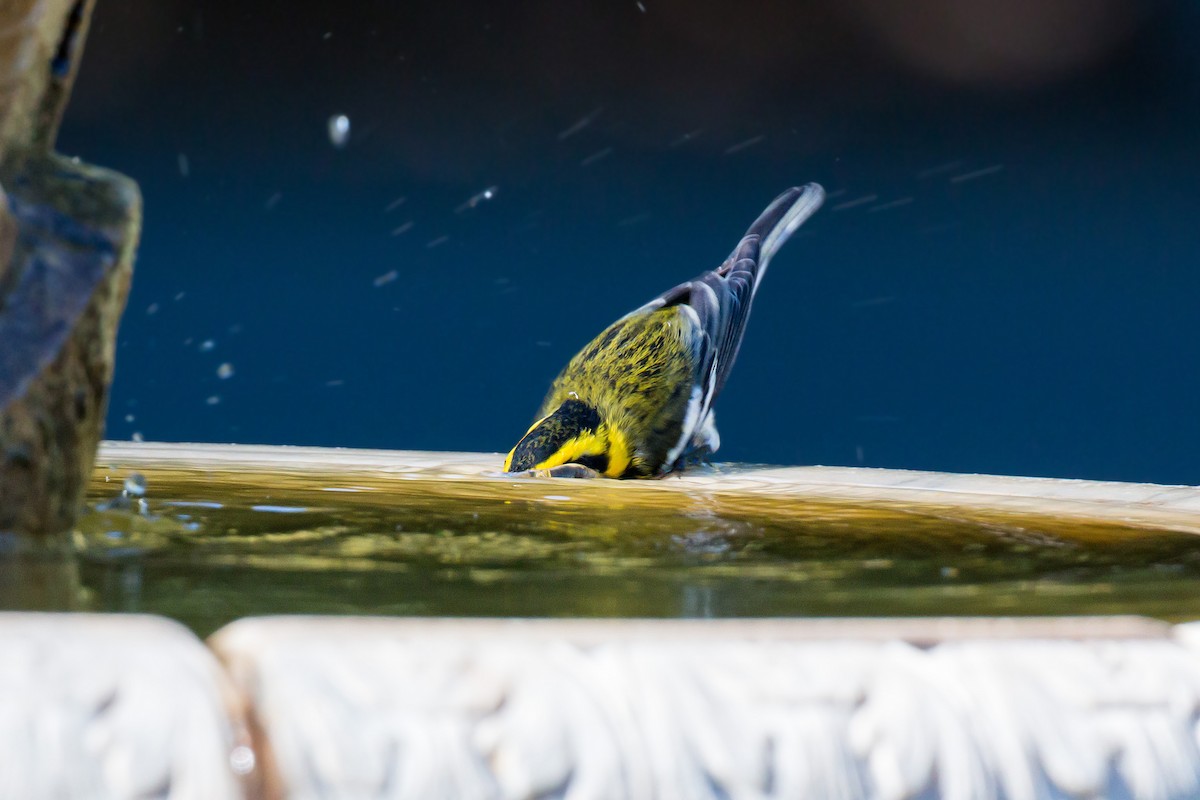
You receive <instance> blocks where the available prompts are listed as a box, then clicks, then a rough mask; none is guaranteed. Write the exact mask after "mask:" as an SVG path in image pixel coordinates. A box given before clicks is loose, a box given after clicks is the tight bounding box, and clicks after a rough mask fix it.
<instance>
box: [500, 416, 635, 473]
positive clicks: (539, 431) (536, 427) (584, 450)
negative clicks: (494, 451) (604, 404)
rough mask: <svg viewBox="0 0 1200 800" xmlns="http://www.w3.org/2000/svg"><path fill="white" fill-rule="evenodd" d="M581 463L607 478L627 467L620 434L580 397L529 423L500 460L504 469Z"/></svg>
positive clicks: (514, 469)
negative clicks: (529, 426)
mask: <svg viewBox="0 0 1200 800" xmlns="http://www.w3.org/2000/svg"><path fill="white" fill-rule="evenodd" d="M560 464H581V465H583V466H585V467H590V468H591V469H594V470H596V471H597V472H599V473H601V474H603V475H608V476H609V477H614V478H615V477H619V476H620V475H621V474H622V473H624V471H625V469H626V467H628V466H629V453H628V448H627V446H626V445H625V440H624V437H622V436H620V435H619V434H617V433H616V432H615V431H614V430H613V429H612V428H611V427H610V426H609V425H607V424H606V423H605V422H604V421H603V420H601V419H600V414H599V412H597V411H596V409H595V408H593V407H592V406H590V405H588V404H587V403H585V402H583V401H582V400H576V399H569V400H565V401H563V403H562V405H560V406H559V407H558V408H556V409H554V411H552V412H551V413H549V414H547V415H546V416H544V417H542V418H541V419H539V420H538V421H537V422H535V423H533V426H532V427H531V428H530V429H529V430H528V431H527V432H526V434H525V435H524V436H523V437H521V441H519V442H517V446H516V447H514V448H513V449H512V451H511V452H510V453H509V454H508V458H506V459H504V471H505V472H524V471H526V470H531V469H550V468H552V467H557V466H559V465H560Z"/></svg>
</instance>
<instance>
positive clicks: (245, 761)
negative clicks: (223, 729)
mask: <svg viewBox="0 0 1200 800" xmlns="http://www.w3.org/2000/svg"><path fill="white" fill-rule="evenodd" d="M254 761H255V759H254V751H253V750H251V749H250V748H249V747H246V745H244V744H242V745H238V746H237V747H235V748H233V750H232V751H231V752H230V753H229V768H230V769H232V770H233V771H234V773H235V774H237V775H248V774H249V773H250V772H252V771H253V770H254Z"/></svg>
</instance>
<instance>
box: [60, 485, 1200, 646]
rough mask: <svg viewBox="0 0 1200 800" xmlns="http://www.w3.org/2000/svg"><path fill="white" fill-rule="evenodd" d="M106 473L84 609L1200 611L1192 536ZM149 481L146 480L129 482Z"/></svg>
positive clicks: (833, 508)
mask: <svg viewBox="0 0 1200 800" xmlns="http://www.w3.org/2000/svg"><path fill="white" fill-rule="evenodd" d="M144 474H145V481H146V490H145V495H144V496H143V497H141V498H138V497H135V496H128V494H127V493H126V492H125V491H124V490H123V488H122V485H123V484H122V481H123V480H124V478H125V477H127V475H126V474H119V473H114V472H111V471H110V472H109V473H108V474H107V479H106V475H105V474H102V473H98V474H97V478H96V480H95V481H94V482H93V484H92V488H91V492H90V499H89V510H88V512H87V513H86V514H85V515H84V516H83V517H82V518H81V520H80V523H79V526H78V531H77V533H76V535H75V544H76V548H77V552H78V554H79V559H80V564H79V572H80V576H81V582H82V586H83V596H84V602H85V604H86V606H87V607H88V608H90V609H92V610H98V611H138V612H151V613H156V614H165V615H167V616H170V617H174V618H177V619H179V620H181V621H183V622H184V623H185V624H187V625H188V626H190V627H192V628H193V629H194V630H196V631H197V632H199V633H200V634H208V633H210V632H212V631H213V630H215V629H217V628H218V627H220V626H221V625H223V624H225V623H226V622H229V621H231V620H233V619H235V618H238V617H241V616H246V615H252V614H279V613H292V614H294V613H319V614H389V615H435V616H442V615H445V616H460V615H464V616H508V615H520V616H526V615H531V616H547V617H559V616H581V617H642V616H646V617H743V616H893V615H916V616H922V615H1045V614H1145V615H1149V616H1154V617H1159V618H1162V619H1166V620H1184V619H1195V618H1200V547H1197V540H1196V537H1195V536H1194V535H1193V534H1187V533H1181V532H1173V531H1167V530H1153V529H1143V528H1132V527H1123V526H1121V525H1116V524H1110V523H1090V522H1079V521H1063V520H1055V519H1051V518H1037V517H1021V516H1016V515H984V516H982V517H980V516H978V515H973V514H970V513H968V512H965V511H964V510H963V509H961V508H958V509H950V508H946V509H939V508H937V507H932V506H921V507H908V506H904V505H901V504H897V503H889V504H880V505H871V506H863V505H854V504H847V503H835V502H812V501H807V500H803V499H795V498H779V497H753V496H746V495H744V494H743V495H739V494H736V493H721V492H719V491H709V492H702V493H696V492H685V491H678V492H676V491H661V487H645V486H641V485H637V484H632V483H629V482H621V483H617V482H611V481H595V482H593V481H528V480H527V481H518V480H513V479H504V478H494V477H493V478H488V477H483V478H479V477H472V478H465V477H463V476H445V477H444V478H443V479H431V478H430V477H428V475H424V476H419V477H410V478H408V479H403V478H402V477H399V476H390V477H386V476H385V477H381V476H369V475H362V476H354V475H339V476H338V477H337V478H336V479H333V478H329V477H327V476H320V475H311V474H310V475H304V474H289V473H287V472H286V471H283V472H282V473H281V474H272V475H266V474H256V473H245V472H239V471H228V472H188V471H184V470H179V469H171V470H162V471H158V472H155V471H148V472H145V473H144ZM135 489H136V487H135Z"/></svg>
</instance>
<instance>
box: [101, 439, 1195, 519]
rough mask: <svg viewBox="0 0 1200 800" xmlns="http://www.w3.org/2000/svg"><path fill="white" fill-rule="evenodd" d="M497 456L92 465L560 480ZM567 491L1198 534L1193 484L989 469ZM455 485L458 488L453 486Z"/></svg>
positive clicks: (283, 455) (700, 478) (216, 454)
mask: <svg viewBox="0 0 1200 800" xmlns="http://www.w3.org/2000/svg"><path fill="white" fill-rule="evenodd" d="M502 460H503V457H502V456H501V455H500V454H487V453H453V452H421V451H407V450H355V449H344V448H321V447H287V446H265V445H216V444H166V443H150V442H146V443H140V442H138V443H135V442H113V441H107V442H104V443H102V444H101V447H100V453H99V455H98V457H97V462H96V463H97V465H98V466H100V467H107V468H109V469H112V470H139V469H150V468H154V469H156V470H177V471H179V473H180V474H184V473H190V474H204V473H205V471H209V470H213V471H223V472H226V473H230V472H232V473H233V474H236V475H237V476H238V479H239V481H245V482H248V483H252V482H254V481H256V480H258V481H264V480H265V481H272V482H273V481H275V480H276V479H277V478H278V477H279V476H280V475H283V474H292V475H304V476H322V477H324V478H326V479H328V480H330V481H336V480H351V479H354V480H375V481H384V482H386V481H391V480H414V479H415V480H429V481H435V482H438V483H439V484H441V485H442V487H443V489H444V491H446V492H453V491H460V492H462V491H467V489H466V488H465V487H466V486H468V485H469V486H470V487H471V488H472V490H479V491H482V490H487V489H495V488H496V487H497V486H506V487H518V488H520V487H529V488H530V489H531V490H532V489H544V488H545V487H546V486H548V485H552V486H555V487H556V488H558V489H561V488H562V486H563V485H564V481H563V480H562V479H558V480H554V479H531V478H516V477H513V476H505V475H503V474H501V473H498V472H497V470H498V469H499V465H500V463H501V462H502ZM569 483H570V484H572V490H573V493H575V494H579V495H580V496H583V495H584V494H586V496H588V497H593V498H595V499H596V500H597V501H602V500H606V499H610V498H612V497H614V496H615V493H618V492H619V496H620V499H621V500H622V502H628V503H636V502H645V501H652V500H653V499H654V498H655V497H656V496H657V497H659V498H661V497H663V493H667V494H668V495H672V496H679V495H691V496H699V497H702V498H705V499H710V498H714V497H717V498H725V497H736V498H755V497H762V498H787V499H791V500H833V501H845V502H852V503H858V504H864V505H870V504H882V505H889V504H891V505H903V506H906V507H915V508H920V507H925V508H930V509H943V510H944V509H951V510H953V511H964V512H969V513H971V514H975V515H978V514H980V513H996V514H1010V515H1014V514H1015V515H1039V516H1060V517H1070V518H1074V519H1080V520H1095V521H1104V522H1115V523H1122V524H1128V525H1135V526H1138V525H1140V526H1145V527H1156V528H1168V529H1172V530H1178V531H1186V532H1192V533H1200V487H1191V486H1161V485H1157V484H1140V483H1118V482H1111V481H1084V480H1064V479H1057V478H1027V477H1010V476H998V475H958V474H952V473H945V472H917V471H912V470H888V469H873V468H862V467H820V466H813V467H774V468H765V469H763V468H738V467H731V468H727V469H722V471H721V472H720V473H719V474H717V473H713V472H704V471H701V472H696V473H690V474H684V475H682V476H670V477H668V478H666V479H663V480H656V481H620V482H617V481H603V480H600V481H569ZM580 484H587V485H586V486H581V485H580ZM456 486H458V487H461V488H457V489H456V488H455V487H456Z"/></svg>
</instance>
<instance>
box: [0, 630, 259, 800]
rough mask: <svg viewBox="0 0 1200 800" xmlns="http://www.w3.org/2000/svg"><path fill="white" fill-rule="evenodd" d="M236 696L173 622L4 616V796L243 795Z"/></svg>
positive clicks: (206, 798) (0, 758) (200, 799)
mask: <svg viewBox="0 0 1200 800" xmlns="http://www.w3.org/2000/svg"><path fill="white" fill-rule="evenodd" d="M230 692H231V689H230V685H229V683H228V681H227V679H226V678H225V676H224V674H223V673H222V672H221V671H220V667H219V665H218V664H217V662H216V660H215V659H214V658H213V657H212V654H211V653H210V652H209V651H208V650H206V649H205V648H204V646H203V644H202V643H201V642H200V641H199V640H198V639H196V637H195V636H193V635H192V634H191V633H189V632H188V631H187V629H186V628H184V627H183V626H181V625H179V624H177V623H174V622H171V621H169V620H166V619H161V618H157V617H140V616H124V617H117V616H108V615H96V614H88V615H84V614H6V613H0V798H5V799H6V800H7V799H9V798H11V800H35V799H36V798H88V799H89V800H91V799H92V798H154V797H168V796H169V797H171V798H187V799H188V800H191V799H193V798H194V800H212V799H215V798H236V797H241V796H242V787H241V785H240V783H239V780H238V778H237V777H236V776H235V775H234V773H233V771H232V769H231V768H230V761H229V759H230V754H231V753H232V752H233V750H234V748H235V747H237V746H238V744H239V743H240V744H242V745H243V746H244V745H245V744H247V743H248V736H247V735H246V733H245V731H244V730H242V729H239V727H238V725H237V723H236V722H235V720H234V719H231V717H230V716H229V714H228V709H230V708H232V707H236V700H235V698H234V696H233V695H232V694H231V693H230ZM239 737H240V738H241V739H242V740H244V741H241V742H239Z"/></svg>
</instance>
